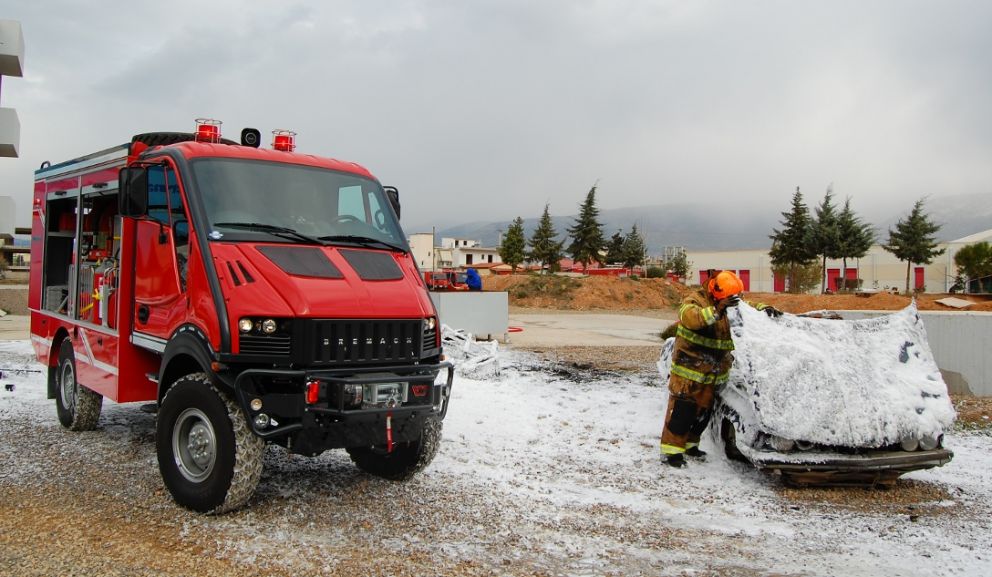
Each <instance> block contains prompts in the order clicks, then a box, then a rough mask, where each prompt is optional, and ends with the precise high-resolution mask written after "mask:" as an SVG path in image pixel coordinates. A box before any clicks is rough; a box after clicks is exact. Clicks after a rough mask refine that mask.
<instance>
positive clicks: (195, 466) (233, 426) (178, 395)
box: [156, 373, 265, 513]
mask: <svg viewBox="0 0 992 577" xmlns="http://www.w3.org/2000/svg"><path fill="white" fill-rule="evenodd" d="M156 448H157V452H158V468H159V471H160V472H161V473H162V480H163V481H164V482H165V486H166V487H167V488H168V489H169V493H171V494H172V497H173V498H174V499H175V500H176V502H177V503H179V504H180V505H182V506H183V507H186V508H188V509H192V510H194V511H198V512H201V513H226V512H228V511H233V510H234V509H237V508H239V507H241V506H243V505H244V504H245V503H246V502H248V499H250V498H251V496H252V494H254V492H255V487H256V486H257V485H258V480H259V478H260V477H261V476H262V452H263V450H264V448H265V442H264V441H263V440H262V439H260V438H258V437H257V436H255V434H253V433H252V432H251V430H250V429H249V427H248V423H247V421H246V420H245V416H244V413H243V412H242V411H241V408H240V407H238V405H237V404H236V403H235V402H234V401H232V400H231V399H229V398H228V397H227V395H225V394H224V393H222V392H220V391H218V390H217V389H216V388H215V387H214V385H213V383H212V382H211V380H210V377H209V376H208V375H207V374H205V373H194V374H191V375H186V376H185V377H182V378H180V379H179V380H178V381H176V383H175V384H174V385H173V386H172V387H171V388H170V389H169V391H168V392H167V393H166V394H165V398H164V399H162V406H161V408H160V409H159V412H158V426H157V430H156Z"/></svg>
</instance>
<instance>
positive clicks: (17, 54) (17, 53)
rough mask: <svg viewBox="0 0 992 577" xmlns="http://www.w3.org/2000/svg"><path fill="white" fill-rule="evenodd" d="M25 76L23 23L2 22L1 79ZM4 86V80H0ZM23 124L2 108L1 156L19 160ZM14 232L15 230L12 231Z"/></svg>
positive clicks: (0, 30) (0, 33)
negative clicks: (3, 77)
mask: <svg viewBox="0 0 992 577" xmlns="http://www.w3.org/2000/svg"><path fill="white" fill-rule="evenodd" d="M2 76H17V77H20V76H24V36H23V34H22V33H21V23H20V22H18V21H16V20H0V77H2ZM0 84H2V78H0ZM20 140H21V122H20V121H19V120H18V119H17V111H16V110H14V109H13V108H0V156H5V157H10V158H17V156H18V148H19V146H20ZM10 232H13V229H12V228H11V229H10Z"/></svg>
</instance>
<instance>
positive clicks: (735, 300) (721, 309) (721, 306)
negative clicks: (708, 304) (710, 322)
mask: <svg viewBox="0 0 992 577" xmlns="http://www.w3.org/2000/svg"><path fill="white" fill-rule="evenodd" d="M740 302H741V297H740V296H738V295H733V296H729V297H727V298H725V299H720V300H719V301H717V303H716V312H717V314H718V315H720V316H723V315H724V313H726V311H727V309H728V308H730V307H735V306H737V305H738V304H739V303H740Z"/></svg>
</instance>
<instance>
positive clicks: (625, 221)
mask: <svg viewBox="0 0 992 577" xmlns="http://www.w3.org/2000/svg"><path fill="white" fill-rule="evenodd" d="M806 202H807V203H809V200H807V201H806ZM816 202H817V203H818V202H819V199H816ZM841 202H843V201H841ZM913 202H914V201H907V203H906V206H900V207H894V206H878V207H875V208H873V209H870V210H869V211H866V212H865V213H862V212H858V215H859V216H861V218H862V219H864V220H865V221H866V222H869V223H871V224H872V225H873V226H874V227H875V232H876V235H877V236H876V242H878V243H882V242H885V241H887V240H888V230H889V228H892V227H894V226H895V224H896V222H898V220H899V219H902V218H905V217H906V216H907V215H908V214H909V211H910V210H911V209H912V203H913ZM790 206H791V205H785V206H781V207H775V208H768V207H767V206H764V207H758V206H754V205H748V204H746V203H741V204H740V205H738V206H732V207H727V206H726V205H723V206H719V207H713V206H708V205H704V204H689V203H680V204H665V205H651V206H639V207H628V208H614V209H601V210H600V213H599V220H600V222H601V223H602V224H603V233H604V236H605V237H606V238H607V239H609V237H611V236H612V235H613V234H614V233H616V232H617V231H622V232H623V233H624V234H626V233H628V232H629V231H630V229H631V227H632V226H633V225H634V224H637V229H638V230H639V231H640V232H641V235H642V236H643V237H644V241H645V244H646V245H647V249H648V254H649V255H655V254H660V253H661V252H662V248H663V247H666V246H683V247H686V248H688V249H690V250H697V251H699V250H735V249H755V248H762V249H764V248H768V247H769V246H770V245H771V240H770V239H769V235H771V234H772V232H773V229H781V228H782V224H781V223H782V221H783V220H784V217H783V215H782V212H783V211H786V210H788V209H789V208H790ZM855 210H856V211H857V207H855ZM812 211H813V207H812V206H811V207H810V212H811V214H812ZM924 211H925V212H926V213H927V214H929V215H930V217H931V219H932V220H933V221H934V222H936V223H937V224H940V225H941V229H940V231H939V232H938V233H937V237H938V239H939V240H941V241H950V240H954V239H958V238H961V237H964V236H968V235H970V234H974V233H976V232H980V231H983V230H988V229H990V228H992V193H988V194H968V195H956V196H945V197H939V198H929V199H927V200H926V202H925V204H924ZM538 220H539V218H538V217H533V218H525V219H524V232H525V234H526V235H527V238H530V235H531V234H532V233H533V231H534V229H535V228H536V227H537V223H538ZM552 221H553V222H554V226H555V230H556V231H557V232H558V234H559V239H563V238H565V236H567V234H568V233H567V230H568V227H569V226H572V224H573V223H574V222H575V215H568V216H553V217H552ZM510 224H511V223H510V222H509V221H489V222H470V223H465V224H459V225H452V226H445V227H438V228H437V229H436V231H435V234H436V236H437V239H438V241H440V239H441V238H442V237H453V238H464V239H473V240H478V241H480V242H481V243H482V245H483V246H496V245H497V243H498V239H499V237H500V234H501V233H504V232H505V231H506V229H507V228H508V227H509V226H510ZM429 229H430V227H428V230H429ZM407 232H424V230H423V228H422V227H421V228H415V229H413V230H408V231H407ZM566 248H567V244H566Z"/></svg>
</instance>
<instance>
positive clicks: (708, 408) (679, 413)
mask: <svg viewBox="0 0 992 577" xmlns="http://www.w3.org/2000/svg"><path fill="white" fill-rule="evenodd" d="M713 392H714V387H713V385H704V384H703V383H697V382H696V381H690V380H689V379H687V378H685V377H680V376H678V375H671V376H670V377H669V379H668V410H667V411H665V428H664V429H663V430H662V432H661V452H662V453H664V454H666V455H674V454H677V453H684V452H685V450H686V449H690V448H692V447H695V446H697V445H698V444H699V437H700V436H702V434H703V431H704V430H706V425H707V424H708V423H709V421H710V414H711V413H712V412H713Z"/></svg>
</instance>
